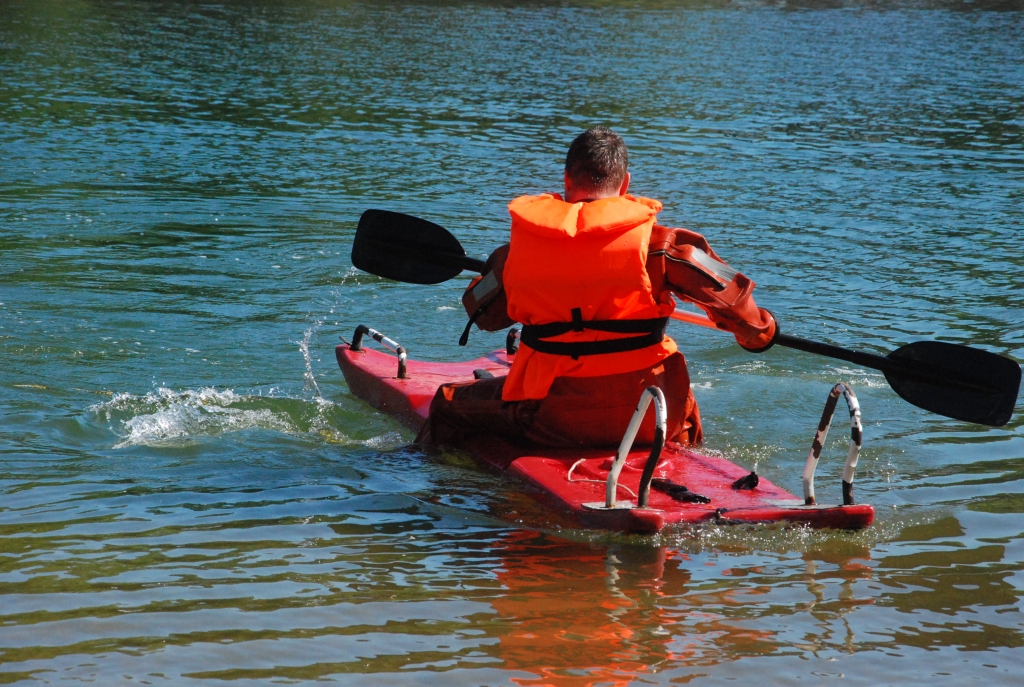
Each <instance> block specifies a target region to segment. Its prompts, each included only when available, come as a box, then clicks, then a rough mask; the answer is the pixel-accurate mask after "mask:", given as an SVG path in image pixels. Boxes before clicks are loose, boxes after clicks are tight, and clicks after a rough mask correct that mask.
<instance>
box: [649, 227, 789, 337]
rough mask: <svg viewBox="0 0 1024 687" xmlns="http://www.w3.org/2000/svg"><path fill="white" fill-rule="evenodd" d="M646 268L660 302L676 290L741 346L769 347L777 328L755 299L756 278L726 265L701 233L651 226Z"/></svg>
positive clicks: (682, 297)
mask: <svg viewBox="0 0 1024 687" xmlns="http://www.w3.org/2000/svg"><path fill="white" fill-rule="evenodd" d="M647 272H648V274H649V275H650V278H651V286H652V287H653V290H654V294H655V298H657V299H658V300H659V301H663V299H667V298H669V295H668V294H669V293H674V294H675V295H677V296H679V297H680V298H681V299H683V300H684V301H689V302H690V303H693V304H695V305H697V306H698V307H699V308H700V309H702V310H703V311H704V312H706V313H707V315H708V318H709V319H710V320H711V321H712V322H714V323H715V324H716V325H717V326H718V328H719V329H724V330H725V331H727V332H730V333H732V334H733V335H734V336H735V337H736V342H737V343H739V345H740V346H742V347H743V348H746V349H747V350H749V351H754V352H760V351H764V350H767V349H768V348H770V347H771V345H772V343H773V341H774V339H775V335H776V333H777V331H778V326H777V325H776V323H775V318H774V317H772V314H771V313H770V312H768V311H767V310H765V309H764V308H758V307H757V303H755V302H754V296H753V291H754V282H752V281H751V280H750V279H748V278H747V277H745V276H743V275H742V274H740V273H739V272H737V271H736V270H734V269H733V268H731V267H729V265H727V264H726V263H725V262H724V261H723V260H722V259H721V258H719V257H718V256H717V255H716V254H715V251H713V250H712V249H711V246H709V245H708V242H707V241H706V240H705V239H704V237H703V236H701V235H700V234H698V233H696V232H693V231H688V230H686V229H671V228H668V227H663V226H660V225H657V224H656V225H654V229H653V230H652V232H651V243H650V246H649V249H648V254H647Z"/></svg>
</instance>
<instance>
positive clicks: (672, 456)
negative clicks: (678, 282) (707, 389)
mask: <svg viewBox="0 0 1024 687" xmlns="http://www.w3.org/2000/svg"><path fill="white" fill-rule="evenodd" d="M364 335H369V336H371V337H372V338H373V339H375V340H377V341H378V342H382V343H384V344H385V345H388V347H390V348H392V350H394V351H395V352H396V353H398V357H397V358H396V356H394V355H390V354H388V353H383V352H380V351H376V350H367V349H366V348H365V346H364V345H363V337H364ZM335 354H336V355H337V358H338V364H339V365H340V366H341V371H342V373H343V374H344V375H345V380H346V381H347V382H348V385H349V388H350V389H351V390H352V393H354V394H355V395H356V396H358V397H359V398H361V399H363V400H364V401H366V402H367V403H369V404H370V405H372V406H373V407H374V408H377V409H378V410H381V411H383V412H385V413H388V414H390V415H394V416H395V417H396V418H398V419H399V420H401V421H402V422H403V423H405V424H406V425H408V426H409V427H410V428H412V429H414V430H419V428H420V427H421V426H422V425H423V422H424V421H425V419H426V417H427V411H428V410H429V407H430V401H431V399H432V398H433V397H434V393H435V392H436V391H437V388H438V387H439V386H440V385H441V384H446V383H449V382H468V381H472V380H473V379H474V378H475V376H474V374H476V375H480V374H486V373H490V374H492V375H494V376H501V375H505V374H507V373H508V369H509V367H510V366H511V360H512V355H514V354H512V355H510V354H509V353H508V352H506V351H495V352H493V353H489V354H488V355H486V356H484V357H483V358H479V359H477V360H471V361H468V362H458V363H430V362H420V361H415V360H407V358H406V354H405V351H404V349H403V348H402V347H401V346H399V345H398V344H396V343H395V342H393V341H391V340H390V339H388V338H387V337H385V336H383V335H382V334H380V333H379V332H376V331H374V330H372V329H369V328H367V327H365V326H362V325H360V327H359V328H358V329H357V330H356V335H355V337H353V342H352V343H351V344H342V345H340V346H338V347H337V349H336V350H335ZM481 371H483V372H481ZM840 387H843V385H841V384H839V385H836V389H834V390H833V394H832V395H830V397H829V403H830V405H831V407H830V408H829V407H827V408H826V411H827V415H828V417H827V418H823V425H824V430H822V429H821V428H820V427H819V431H818V436H816V437H815V446H814V447H812V451H811V454H812V455H811V456H809V458H808V464H807V467H806V468H805V471H804V492H805V496H804V498H803V499H801V498H799V497H797V496H795V495H794V494H791V493H789V492H788V491H786V490H785V489H782V488H780V487H777V486H776V485H774V484H772V483H771V482H769V481H768V480H766V479H764V478H763V477H759V476H757V475H755V474H754V473H751V472H749V471H748V470H745V469H744V468H741V467H740V466H738V465H736V464H734V463H732V462H730V461H728V460H726V459H724V458H717V457H714V456H708V455H704V454H702V453H698V452H696V451H692V450H689V449H686V448H683V447H682V446H679V445H677V444H674V443H672V442H669V443H666V444H665V445H664V447H663V448H660V447H656V448H660V451H655V450H653V449H651V448H645V449H640V450H630V449H629V446H628V445H626V446H625V447H620V453H619V454H618V455H617V453H616V452H615V451H613V450H610V449H549V448H543V447H523V446H520V445H515V444H512V443H509V442H507V441H505V440H503V439H501V438H498V437H491V436H481V437H478V438H475V439H473V440H470V441H468V442H466V443H465V444H464V445H462V446H460V448H462V449H465V450H466V451H468V452H469V453H470V454H471V455H472V456H474V457H475V458H476V460H478V461H479V462H480V463H482V464H485V465H487V466H490V467H493V468H496V469H498V470H500V471H503V472H504V471H507V472H510V473H512V474H514V475H516V476H517V477H518V478H520V479H523V480H525V481H527V482H529V483H531V484H533V485H534V486H536V487H538V488H539V489H540V491H541V492H542V493H543V494H544V495H545V496H546V497H547V500H548V501H549V502H550V503H551V504H552V505H555V506H556V507H559V508H560V509H562V510H564V511H566V512H568V513H569V514H571V515H572V516H573V518H574V519H575V520H576V521H577V522H579V523H580V524H581V525H582V526H585V527H592V528H597V529H607V530H618V531H624V532H636V533H648V534H649V533H655V532H659V531H661V530H662V529H663V528H665V527H666V526H670V525H673V524H676V523H699V522H718V523H763V522H777V521H786V522H791V523H797V524H802V525H809V526H811V527H833V528H838V529H861V528H864V527H867V526H868V525H870V524H871V522H872V521H873V520H874V517H875V511H874V508H872V507H871V506H869V505H862V504H854V503H853V497H852V496H853V495H852V480H853V467H855V466H856V451H855V450H854V444H853V442H852V441H851V450H850V458H849V459H848V461H847V469H846V471H845V472H844V476H843V479H844V484H843V487H844V488H843V495H844V502H845V503H846V504H847V505H834V506H826V505H816V504H815V502H814V487H813V479H814V470H813V468H814V465H815V464H816V462H817V458H818V454H819V453H820V450H821V446H822V445H823V444H824V434H825V432H827V430H828V423H829V421H830V419H831V410H832V409H834V408H835V402H836V400H837V398H838V395H839V391H837V390H838V389H839V388H840ZM844 388H845V387H844ZM651 389H652V390H654V391H652V393H651V398H653V400H654V401H655V406H656V408H655V410H656V411H657V410H658V407H657V406H658V404H657V398H656V397H657V396H660V392H658V391H657V390H656V387H652V388H651ZM655 392H656V393H655ZM843 393H844V394H845V392H843ZM851 396H852V391H851V392H849V395H848V396H847V401H848V402H850V400H851V399H850V397H851ZM641 400H643V399H641ZM853 404H854V405H852V406H851V416H853V415H854V410H856V426H855V429H854V432H853V434H854V439H855V441H856V449H857V450H858V451H859V448H860V432H859V430H860V412H859V409H858V408H856V405H855V404H856V401H855V397H854V400H853ZM643 412H646V405H643V406H642V407H641V408H639V409H638V415H640V416H641V417H642V414H643ZM637 422H638V421H637ZM631 426H632V425H631ZM624 429H625V428H624ZM634 433H635V432H634ZM657 443H658V442H657V441H656V444H657ZM617 457H618V460H616V458H617ZM812 459H813V460H812ZM617 463H618V464H617ZM610 476H611V479H610Z"/></svg>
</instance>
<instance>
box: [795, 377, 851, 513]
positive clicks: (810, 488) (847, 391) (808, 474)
mask: <svg viewBox="0 0 1024 687" xmlns="http://www.w3.org/2000/svg"><path fill="white" fill-rule="evenodd" d="M840 394H842V395H843V396H844V397H845V398H846V405H847V407H848V408H849V409H850V449H849V451H848V452H847V454H846V465H845V466H844V467H843V505H844V506H852V505H853V472H854V470H856V469H857V458H858V457H859V456H860V447H861V444H862V442H863V440H864V432H863V429H862V427H861V422H860V403H858V402H857V395H856V394H854V393H853V389H851V388H850V387H849V386H848V385H846V384H843V383H839V384H836V385H835V386H834V387H832V391H830V392H829V394H828V400H827V401H825V410H823V411H822V413H821V422H819V423H818V431H817V432H815V434H814V441H813V443H812V444H811V452H810V453H809V454H808V455H807V463H806V464H805V465H804V476H803V483H804V505H805V506H813V505H815V504H816V501H815V500H814V470H815V468H817V467H818V458H820V457H821V450H822V448H824V446H825V438H826V437H827V436H828V428H829V425H831V424H832V415H833V414H834V413H835V410H836V404H837V403H838V402H839V395H840Z"/></svg>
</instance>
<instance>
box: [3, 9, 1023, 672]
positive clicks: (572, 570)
mask: <svg viewBox="0 0 1024 687" xmlns="http://www.w3.org/2000/svg"><path fill="white" fill-rule="evenodd" d="M822 5H823V3H820V2H798V3H793V2H787V3H783V5H781V6H779V7H776V6H775V4H774V3H759V2H755V3H739V4H737V3H724V2H708V3H661V2H633V3H616V2H599V3H568V4H566V3H557V4H550V3H544V2H537V3H532V4H522V3H507V2H484V3H476V4H471V5H467V4H465V3H446V2H420V3H410V2H382V3H369V4H368V3H356V2H345V1H339V2H333V1H330V0H309V1H303V2H294V3H284V4H282V3H270V2H260V1H256V0H253V1H251V2H247V1H243V0H238V1H234V0H231V1H229V2H224V3H221V4H207V5H194V4H181V3H163V2H153V3H135V4H123V3H116V2H107V1H105V0H99V1H95V2H59V3H58V2H48V1H43V2H23V1H20V0H17V1H8V2H3V3H0V161H2V163H0V415H2V421H0V683H4V684H8V683H25V684H28V683H32V682H36V683H44V684H45V683H55V682H58V681H69V680H80V681H81V680H91V681H93V682H96V683H99V684H125V683H128V682H143V683H151V684H158V683H166V684H223V683H224V682H225V681H229V680H230V681H236V682H240V683H244V684H247V685H249V684H255V685H259V684H271V683H273V684H279V683H280V682H298V683H306V682H313V681H320V682H326V681H331V682H336V683H352V684H356V683H358V684H368V683H369V684H375V685H376V684H386V685H399V684H410V685H411V684H415V685H422V684H442V685H446V686H447V685H452V684H458V685H462V684H465V685H483V684H486V685H505V684H519V685H565V686H577V685H579V686H582V685H628V684H675V683H690V682H693V683H698V684H717V683H726V682H729V683H733V682H736V681H743V682H747V683H749V682H751V681H752V680H754V681H759V682H761V683H769V684H774V683H782V682H789V681H792V682H797V681H800V682H803V683H807V684H820V683H825V682H831V681H833V680H835V679H839V678H840V677H841V678H842V679H843V680H845V681H847V682H852V683H857V684H865V685H875V684H893V683H900V684H902V683H907V684H929V685H960V684H963V683H965V682H968V681H979V682H981V681H984V683H985V684H996V685H1011V684H1017V683H1019V681H1020V679H1019V674H1018V673H1019V667H1020V666H1021V665H1022V664H1024V646H1022V644H1024V632H1022V627H1024V618H1022V615H1021V602H1020V597H1021V589H1022V588H1024V572H1022V561H1024V550H1022V547H1021V541H1022V536H1021V535H1022V527H1021V525H1020V513H1021V512H1022V511H1024V498H1022V497H1021V494H1022V493H1024V488H1022V485H1024V436H1022V425H1024V419H1022V418H1021V417H1020V415H1019V414H1018V417H1015V418H1014V419H1013V420H1012V421H1011V422H1010V424H1009V425H1007V426H1006V427H1004V428H1000V429H987V428H982V427H977V426H973V425H965V424H963V423H958V422H954V421H951V420H947V419H944V418H939V417H935V416H930V415H928V414H926V413H925V412H924V411H920V410H917V409H915V408H912V407H909V406H908V405H907V404H906V403H904V402H902V401H900V400H899V399H898V398H897V397H896V396H895V395H894V394H893V393H892V392H891V391H890V390H889V388H888V386H887V385H886V383H885V382H884V379H883V378H882V377H881V376H880V375H878V374H876V373H874V372H870V371H864V370H860V369H856V368H851V367H850V366H848V365H846V364H843V363H838V362H835V361H828V360H824V359H815V358H812V357H811V356H807V355H803V354H800V353H797V352H793V351H780V350H773V351H771V352H770V353H769V354H766V355H764V356H762V357H758V358H752V357H751V356H750V354H748V353H746V352H744V351H742V350H740V349H738V348H737V347H736V346H735V345H734V344H732V343H730V342H729V341H728V340H726V339H723V338H722V337H721V336H720V335H718V334H717V333H715V332H710V331H705V330H698V329H688V328H686V327H685V326H684V325H673V327H674V329H673V332H672V333H673V336H675V337H676V338H677V340H678V341H679V342H680V344H681V346H682V348H683V349H684V350H685V352H686V354H687V357H688V359H689V361H690V365H691V368H692V372H693V377H694V380H695V388H696V393H697V396H698V399H699V401H700V403H701V410H702V415H703V417H704V418H705V422H706V430H707V435H708V437H709V445H708V447H707V448H708V450H710V451H712V452H716V453H718V454H721V455H725V456H726V457H728V458H730V459H731V460H734V461H736V462H738V463H740V464H742V465H744V466H747V467H755V466H756V468H757V470H758V472H759V473H761V474H764V475H765V476H766V477H768V478H769V479H771V480H772V481H773V482H776V483H778V484H780V485H782V486H785V487H786V488H788V489H790V490H799V488H800V486H799V485H800V470H801V468H802V465H803V460H804V457H805V456H806V452H807V449H808V447H809V444H810V441H811V437H812V434H813V429H814V427H815V425H816V423H817V420H818V417H819V414H820V410H821V404H822V403H823V401H824V398H825V395H826V394H827V392H828V389H829V388H831V385H832V384H833V383H835V382H836V381H840V380H843V381H849V382H850V383H851V384H852V385H853V387H854V388H855V389H856V391H857V394H858V396H859V398H860V400H861V403H862V406H863V409H864V413H865V417H864V421H865V440H866V444H865V449H864V452H863V453H862V457H861V461H860V464H859V466H858V472H857V484H856V493H857V496H858V499H859V500H862V501H864V502H870V503H873V504H874V505H875V506H876V508H877V509H878V519H877V522H876V524H875V525H874V526H873V527H872V528H870V529H869V530H866V531H864V532H858V533H845V532H814V531H808V530H802V529H795V528H786V527H777V526H771V527H769V526H764V527H716V526H704V527H696V528H685V529H680V530H677V531H673V532H669V533H666V534H664V535H661V536H659V537H654V538H642V537H623V536H620V535H614V534H605V533H595V532H588V531H581V530H578V529H574V528H573V527H572V525H571V523H570V521H568V519H566V518H565V517H564V516H563V515H561V514H559V513H557V512H553V511H552V510H551V508H550V507H548V506H547V505H545V504H543V503H541V502H538V501H537V500H535V499H534V498H533V496H532V495H531V493H530V492H529V490H528V489H526V488H525V486H524V485H522V484H518V483H516V482H514V481H511V480H509V479H506V478H503V477H501V476H499V475H495V474H492V473H489V472H486V471H482V470H480V469H478V468H477V467H476V466H475V465H474V464H473V463H472V460H471V459H470V458H469V457H467V456H465V455H461V454H453V453H437V454H429V455H428V454H424V453H423V452H422V451H420V450H418V449H416V448H413V447H409V446H407V442H408V441H409V440H411V438H412V437H411V436H410V435H409V433H408V431H407V430H405V429H403V428H402V427H400V426H399V425H398V424H397V423H395V422H394V421H393V420H391V419H390V418H388V417H385V416H382V415H380V414H378V413H375V412H373V411H372V410H370V409H369V408H368V407H367V406H366V405H365V404H363V403H362V402H360V401H358V400H357V399H355V398H354V397H352V396H351V394H350V393H349V391H348V389H347V387H346V386H345V384H344V382H343V381H342V379H341V374H340V372H339V371H338V369H337V366H336V364H335V362H334V356H333V351H332V349H333V346H334V345H335V344H336V343H337V341H338V336H350V335H351V332H352V329H353V328H354V327H355V325H356V324H358V323H361V322H365V323H366V324H370V325H373V326H375V327H377V328H379V329H382V330H384V331H385V332H387V333H388V334H389V335H391V336H394V337H395V338H397V339H398V340H399V341H401V342H402V343H403V344H404V345H406V347H407V348H408V349H409V350H410V351H411V354H412V355H413V356H414V357H418V358H427V359H433V360H440V359H449V358H451V357H452V356H455V355H458V356H462V355H466V356H476V355H480V354H482V353H484V352H486V351H488V350H490V349H493V348H497V347H499V346H500V345H501V337H500V335H494V336H489V335H486V334H477V335H475V336H474V337H473V339H472V340H471V342H470V345H469V347H468V349H467V350H466V351H457V350H456V349H457V347H456V346H455V345H454V342H455V340H456V339H457V338H458V333H459V332H460V331H461V329H462V326H463V325H464V319H463V316H462V311H461V307H460V304H459V301H458V298H459V295H460V292H461V289H462V287H463V285H464V283H465V280H454V281H453V282H451V283H447V284H441V285H437V286H432V287H411V286H408V285H402V284H394V283H388V282H383V281H381V280H379V279H377V278H375V277H372V276H369V275H366V274H363V273H359V272H356V271H354V270H353V269H352V268H351V265H350V264H349V261H348V250H349V242H350V240H351V236H352V232H353V230H354V226H355V220H356V218H357V217H358V216H359V214H360V213H361V212H362V210H364V209H366V208H367V207H385V208H389V209H393V210H398V211H404V212H409V213H412V214H416V215H419V216H423V217H426V218H428V219H431V220H433V221H436V222H438V223H440V224H442V225H445V226H447V227H449V228H451V229H452V230H453V231H454V232H455V233H457V234H458V235H459V237H460V238H461V239H462V240H463V241H464V243H465V245H466V246H467V249H468V251H469V253H470V254H472V255H474V256H482V255H485V254H486V253H488V252H489V250H490V249H491V248H492V247H493V246H495V245H497V244H499V243H501V242H502V241H503V240H504V236H505V232H506V231H507V213H506V210H505V204H506V203H507V201H508V200H509V199H510V198H511V197H513V196H515V195H518V194H520V193H524V192H530V193H532V192H539V191H544V190H551V189H554V188H557V185H558V183H559V181H560V173H561V172H560V168H559V165H560V159H561V156H563V155H564V150H565V145H566V143H567V142H568V141H569V140H570V139H571V137H572V135H573V134H574V133H576V132H577V131H578V130H579V129H581V128H582V127H584V126H587V125H590V124H593V123H596V122H603V123H608V124H611V125H612V126H614V127H616V128H617V129H619V130H620V131H622V133H623V134H624V135H625V136H626V139H627V142H628V143H629V145H630V150H631V168H632V171H633V174H634V190H635V191H637V192H638V193H643V194H649V195H652V196H655V197H658V198H659V199H660V200H662V201H663V202H664V203H665V206H666V209H665V211H664V213H663V214H662V219H663V220H664V221H665V222H666V223H670V224H678V225H685V226H689V227H692V228H694V229H697V230H700V231H702V232H704V233H705V234H707V235H708V236H709V238H710V239H711V241H712V243H713V245H714V246H715V248H716V250H717V251H718V252H719V253H721V254H722V255H723V256H725V257H726V258H727V259H728V260H730V261H731V262H732V263H733V264H735V265H736V266H738V267H740V268H742V269H743V270H744V271H745V272H746V273H748V274H749V275H750V276H752V278H754V279H755V280H756V281H757V282H758V284H759V286H758V288H759V291H760V293H761V294H762V296H761V297H760V301H761V302H762V303H763V304H765V305H767V306H768V307H770V308H771V309H772V310H773V311H774V312H775V313H776V315H778V317H779V319H780V321H781V322H782V323H783V328H784V329H785V330H786V331H787V332H789V333H792V334H796V335H803V336H808V337H812V338H819V339H823V340H826V341H830V342H834V343H837V344H841V345H846V346H850V347H854V348H859V349H863V350H874V351H888V350H892V349H894V348H896V347H897V346H899V345H902V344H905V343H907V342H909V341H912V340H917V339H939V340H946V341H954V342H970V343H972V344H974V345H979V346H982V347H985V348H987V349H989V350H992V351H996V352H999V353H1003V354H1006V355H1010V356H1014V357H1016V359H1018V360H1021V359H1024V301H1022V298H1021V296H1020V294H1021V293H1022V292H1024V278H1022V276H1021V275H1022V274H1024V257H1022V256H1024V251H1022V245H1024V244H1022V241H1021V237H1020V230H1019V225H1020V220H1021V212H1020V207H1021V204H1022V203H1021V201H1022V200H1024V185H1022V184H1024V182H1022V179H1024V176H1022V174H1021V171H1022V168H1024V145H1022V144H1024V121H1022V119H1021V116H1020V114H1019V113H1020V112H1021V111H1022V107H1024V102H1022V95H1021V94H1022V93H1024V57H1022V55H1024V53H1022V52H1021V50H1020V46H1021V45H1022V44H1024V33H1022V28H1021V26H1022V25H1021V22H1020V16H1021V14H1020V9H1021V8H1019V7H1015V6H1013V3H1005V2H1001V1H1000V0H992V1H991V2H982V3H979V2H974V3H968V4H964V3H958V2H949V3H945V2H930V1H926V2H906V3H902V4H901V7H906V8H914V10H915V11H912V12H910V11H878V10H877V9H876V8H874V7H873V6H872V7H866V6H862V5H860V4H858V3H839V4H838V5H842V6H843V8H842V9H839V8H838V5H837V8H833V6H832V5H833V3H825V5H827V6H822ZM948 9H953V10H964V11H946V10H948ZM985 9H996V10H1009V11H1002V12H986V11H981V10H985ZM786 10H790V11H786ZM844 454H845V437H844V436H843V435H842V433H841V432H836V433H834V436H833V437H832V440H831V441H830V442H829V445H828V446H826V449H825V452H824V454H823V458H822V465H821V466H820V468H819V470H818V478H817V491H818V492H819V495H820V497H821V499H822V500H823V501H827V500H835V501H837V502H838V500H839V498H840V496H839V470H840V467H841V462H842V457H843V455H844Z"/></svg>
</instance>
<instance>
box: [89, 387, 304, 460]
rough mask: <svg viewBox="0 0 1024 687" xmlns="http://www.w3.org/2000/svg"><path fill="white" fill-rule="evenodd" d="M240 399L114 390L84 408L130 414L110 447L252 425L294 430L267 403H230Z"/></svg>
mask: <svg viewBox="0 0 1024 687" xmlns="http://www.w3.org/2000/svg"><path fill="white" fill-rule="evenodd" d="M245 400H246V398H245V397H242V396H239V395H237V394H236V393H235V392H234V391H231V390H230V389H228V390H227V391H217V390H216V389H213V388H206V389H200V390H198V391H196V390H193V389H186V390H185V391H174V390H172V389H167V388H160V389H157V390H156V391H151V392H150V393H148V394H146V395H145V396H135V395H133V394H127V393H121V394H116V395H115V396H114V397H113V398H112V399H111V400H109V401H106V402H105V403H99V404H97V405H94V406H92V407H90V408H89V410H91V411H93V412H95V413H96V414H97V415H98V416H99V417H100V418H103V419H107V420H113V419H115V416H117V415H120V414H124V413H127V414H131V417H129V418H128V419H126V420H124V421H123V427H124V430H125V432H126V434H125V436H124V437H123V439H122V441H120V442H119V443H117V444H115V445H114V448H127V447H129V446H171V445H180V444H183V443H190V440H192V439H194V438H195V437H198V436H216V435H218V434H225V433H228V432H237V431H240V430H245V429H252V428H260V429H272V430H276V431H279V432H285V433H294V432H295V431H296V428H295V427H294V425H293V424H292V423H291V422H290V421H289V420H288V419H286V418H285V417H282V416H280V415H278V414H275V413H274V412H273V411H272V410H270V409H269V408H249V409H243V408H234V407H232V406H233V405H235V404H237V403H241V402H244V401H245Z"/></svg>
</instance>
